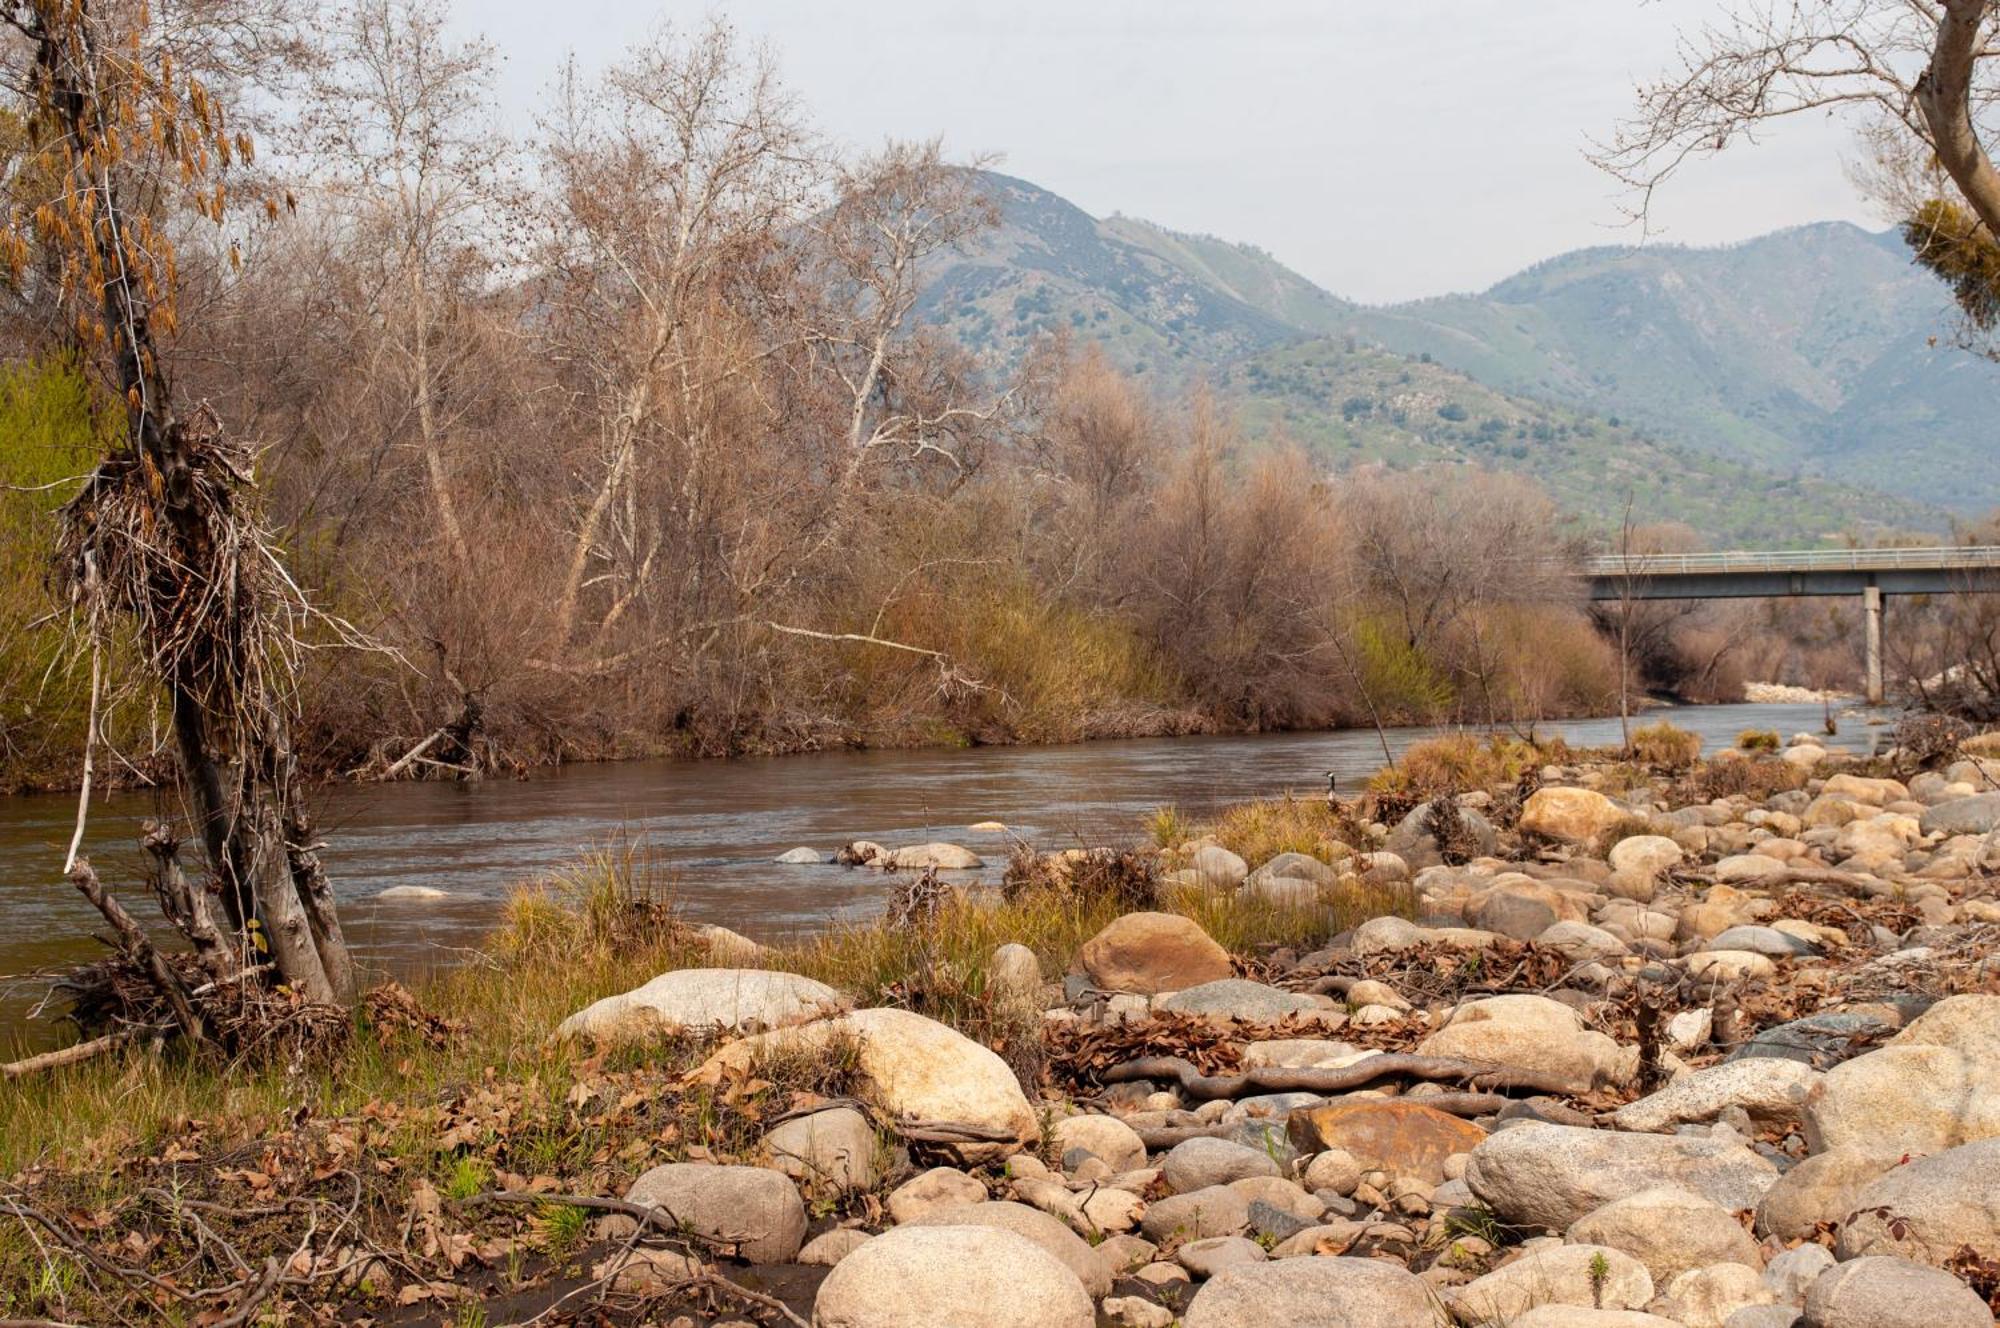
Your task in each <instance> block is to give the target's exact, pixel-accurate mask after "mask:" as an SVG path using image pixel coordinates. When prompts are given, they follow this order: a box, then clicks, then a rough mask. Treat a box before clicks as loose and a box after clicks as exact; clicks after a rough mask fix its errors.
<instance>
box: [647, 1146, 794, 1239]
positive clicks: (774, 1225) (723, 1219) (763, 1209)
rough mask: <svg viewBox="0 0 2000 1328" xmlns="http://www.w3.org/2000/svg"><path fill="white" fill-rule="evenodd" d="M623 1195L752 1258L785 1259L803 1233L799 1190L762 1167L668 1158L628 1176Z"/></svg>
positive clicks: (690, 1229) (698, 1233)
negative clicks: (662, 1163) (632, 1177)
mask: <svg viewBox="0 0 2000 1328" xmlns="http://www.w3.org/2000/svg"><path fill="white" fill-rule="evenodd" d="M625 1200H626V1202H627V1203H635V1204H644V1205H646V1206H647V1207H649V1208H657V1209H660V1210H661V1211H663V1212H664V1213H666V1214H667V1215H668V1216H669V1217H670V1218H671V1219H672V1223H671V1224H672V1225H673V1226H674V1227H676V1228H678V1229H680V1230H683V1231H686V1232H689V1233H690V1234H692V1235H695V1236H698V1237H700V1238H701V1239H702V1240H704V1241H709V1242H712V1243H714V1244H717V1245H727V1246H731V1247H733V1248H734V1249H735V1250H736V1252H737V1254H739V1255H740V1256H741V1257H743V1258H745V1259H748V1260H750V1261H751V1262H752V1263H790V1262H791V1260H792V1256H794V1255H796V1254H797V1253H798V1252H799V1246H800V1245H801V1244H803V1243H804V1241H805V1238H806V1208H805V1204H804V1203H803V1202H801V1201H800V1199H799V1192H798V1190H797V1189H796V1188H795V1187H794V1186H793V1185H792V1182H791V1181H790V1180H789V1179H787V1178H786V1177H785V1176H784V1175H782V1174H780V1173H779V1172H776V1171H770V1170H767V1169H765V1168H763V1167H724V1166H716V1165H714V1164H713V1163H708V1162H669V1163H668V1164H666V1165H665V1166H660V1167H654V1168H653V1169H652V1170H651V1171H648V1172H646V1173H644V1174H643V1175H641V1176H640V1177H639V1178H638V1179H637V1180H635V1181H633V1182H632V1188H630V1189H629V1190H627V1191H626V1192H625Z"/></svg>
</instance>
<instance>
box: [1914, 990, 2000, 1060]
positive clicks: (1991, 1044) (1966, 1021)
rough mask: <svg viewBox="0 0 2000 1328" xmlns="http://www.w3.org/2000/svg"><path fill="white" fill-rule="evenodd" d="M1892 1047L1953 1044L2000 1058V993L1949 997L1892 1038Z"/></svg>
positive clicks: (1973, 1053)
mask: <svg viewBox="0 0 2000 1328" xmlns="http://www.w3.org/2000/svg"><path fill="white" fill-rule="evenodd" d="M1889 1045H1890V1046H1892V1047H1951V1048H1954V1049H1955V1050H1958V1051H1962V1052H1964V1053H1965V1054H1966V1055H1968V1056H1972V1057H1975V1058H1976V1059H1979V1060H1982V1061H1988V1062H1995V1061H2000V996H1986V995H1961V996H1947V997H1945V998H1944V999H1943V1000H1941V1001H1939V1002H1938V1003H1937V1004H1936V1005H1933V1006H1931V1008H1930V1009H1928V1010H1925V1011H1924V1012H1923V1013H1922V1014H1920V1015H1918V1016H1917V1017H1916V1018H1915V1019H1912V1020H1911V1021H1910V1022H1909V1024H1908V1025H1907V1026H1905V1027H1904V1029H1903V1031H1902V1032H1900V1033H1898V1034H1896V1036H1894V1037H1893V1038H1890V1039H1889Z"/></svg>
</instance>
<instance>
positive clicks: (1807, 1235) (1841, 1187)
mask: <svg viewBox="0 0 2000 1328" xmlns="http://www.w3.org/2000/svg"><path fill="white" fill-rule="evenodd" d="M1901 1157H1902V1154H1900V1153H1898V1152H1896V1151H1894V1150H1891V1149H1884V1148H1875V1147H1869V1146H1867V1145H1854V1146H1851V1147H1847V1148H1835V1149H1832V1150H1830V1151H1828V1152H1825V1153H1818V1154H1815V1155H1814V1156H1812V1157H1809V1158H1807V1159H1806V1160H1805V1161H1803V1162H1801V1163H1799V1164H1798V1165H1797V1166H1795V1167H1793V1168H1792V1169H1791V1170H1790V1171H1787V1172H1786V1173H1785V1174H1784V1175H1782V1176H1780V1177H1779V1178H1778V1182H1777V1184H1775V1185H1773V1186H1772V1187H1771V1188H1770V1189H1769V1190H1766V1191H1765V1192H1764V1197H1763V1198H1762V1199H1761V1200H1759V1201H1758V1204H1757V1234H1758V1235H1760V1236H1768V1237H1773V1238H1775V1239H1777V1240H1811V1239H1812V1238H1813V1236H1814V1234H1815V1233H1816V1230H1817V1228H1818V1226H1819V1224H1820V1223H1822V1222H1826V1223H1837V1222H1842V1221H1845V1220H1846V1218H1847V1215H1848V1214H1849V1213H1851V1212H1853V1211H1854V1209H1855V1207H1856V1201H1857V1200H1858V1199H1859V1197H1860V1195H1861V1192H1862V1191H1863V1190H1865V1189H1866V1188H1867V1187H1868V1186H1869V1185H1870V1184H1871V1183H1873V1182H1874V1180H1875V1179H1876V1178H1877V1177H1878V1176H1880V1175H1882V1173H1883V1172H1885V1171H1887V1170H1888V1169H1889V1168H1890V1167H1893V1166H1895V1165H1896V1163H1897V1162H1898V1161H1900V1160H1901Z"/></svg>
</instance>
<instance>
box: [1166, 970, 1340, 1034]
mask: <svg viewBox="0 0 2000 1328" xmlns="http://www.w3.org/2000/svg"><path fill="white" fill-rule="evenodd" d="M1155 1008H1157V1009H1161V1010H1172V1011H1175V1012H1176V1013H1179V1014H1204V1015H1209V1016H1211V1017H1213V1018H1219V1019H1241V1020H1244V1021H1245V1022H1247V1023H1253V1024H1268V1023H1272V1022H1275V1021H1276V1020H1279V1019H1283V1018H1284V1017H1285V1016H1286V1015H1292V1014H1302V1013H1304V1012H1305V1011H1308V1010H1317V1009H1320V1008H1321V1006H1320V1004H1319V1002H1318V1001H1315V1000H1314V999H1313V998H1312V997H1310V996H1301V995H1300V994H1299V993H1298V992H1295V991H1283V990H1281V989H1279V988H1277V987H1267V986H1265V985H1264V984H1263V983H1261V982H1249V981H1246V980H1245V979H1243V978H1224V979H1223V980H1221V981H1220V982H1204V983H1202V984H1201V985H1200V986H1198V987H1188V988H1186V989H1184V990H1182V991H1177V992H1175V993H1174V994H1173V995H1171V996H1167V997H1164V998H1162V999H1161V1000H1160V1001H1158V1002H1157V1003H1156V1007H1155Z"/></svg>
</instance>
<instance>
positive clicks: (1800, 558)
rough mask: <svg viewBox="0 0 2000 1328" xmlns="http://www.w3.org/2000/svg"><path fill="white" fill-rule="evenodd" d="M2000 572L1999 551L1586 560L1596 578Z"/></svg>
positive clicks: (1956, 548) (1948, 548)
mask: <svg viewBox="0 0 2000 1328" xmlns="http://www.w3.org/2000/svg"><path fill="white" fill-rule="evenodd" d="M1984 568H2000V546H1995V545H1941V546H1938V547H1934V548H1923V549H1786V550H1770V551H1754V550H1747V551H1736V552H1728V553H1634V554H1610V555H1607V556H1604V557H1600V558H1591V559H1588V560H1587V561H1586V562H1585V564H1584V570H1585V571H1586V572H1587V573H1588V574H1589V575H1591V576H1596V577H1634V578H1643V577H1651V576H1694V575H1699V574H1701V573H1704V572H1711V573H1712V572H1892V571H1904V570H1909V571H1975V570H1979V569H1984Z"/></svg>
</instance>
